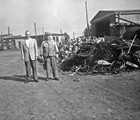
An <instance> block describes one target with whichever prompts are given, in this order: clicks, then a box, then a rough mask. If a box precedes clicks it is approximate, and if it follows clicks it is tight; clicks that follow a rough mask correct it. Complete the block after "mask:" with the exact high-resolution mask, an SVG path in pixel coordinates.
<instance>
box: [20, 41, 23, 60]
mask: <svg viewBox="0 0 140 120" xmlns="http://www.w3.org/2000/svg"><path fill="white" fill-rule="evenodd" d="M20 44H21V59H22V60H24V52H23V43H22V42H20Z"/></svg>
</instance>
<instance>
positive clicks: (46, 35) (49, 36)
mask: <svg viewBox="0 0 140 120" xmlns="http://www.w3.org/2000/svg"><path fill="white" fill-rule="evenodd" d="M44 38H45V40H46V41H48V40H51V39H52V35H51V33H46V34H45V36H44Z"/></svg>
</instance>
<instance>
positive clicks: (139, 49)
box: [59, 28, 140, 74]
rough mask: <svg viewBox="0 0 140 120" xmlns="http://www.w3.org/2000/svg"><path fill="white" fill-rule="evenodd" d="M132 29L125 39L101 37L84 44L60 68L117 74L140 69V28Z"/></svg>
mask: <svg viewBox="0 0 140 120" xmlns="http://www.w3.org/2000/svg"><path fill="white" fill-rule="evenodd" d="M130 31H131V32H132V33H133V34H132V33H131V32H130ZM130 31H127V32H126V33H125V34H124V37H123V39H122V38H115V39H112V40H111V41H108V40H107V39H104V40H100V39H99V41H98V42H94V43H84V44H82V45H81V46H80V48H79V50H78V51H77V52H76V54H73V56H71V57H69V58H67V59H64V60H63V61H62V62H60V64H59V69H60V70H62V71H73V72H78V71H80V72H83V73H85V74H107V73H112V74H113V73H114V74H115V73H119V72H121V71H130V70H137V69H140V28H139V29H135V30H131V29H130ZM130 33H131V36H130ZM127 35H129V37H128V36H127ZM124 38H125V39H124ZM126 38H127V39H130V40H127V39H126ZM132 38H133V39H132Z"/></svg>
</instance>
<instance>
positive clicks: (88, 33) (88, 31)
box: [85, 1, 90, 37]
mask: <svg viewBox="0 0 140 120" xmlns="http://www.w3.org/2000/svg"><path fill="white" fill-rule="evenodd" d="M85 8H86V21H87V37H89V36H90V30H89V23H88V11H87V1H85Z"/></svg>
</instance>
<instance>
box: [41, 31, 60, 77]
mask: <svg viewBox="0 0 140 120" xmlns="http://www.w3.org/2000/svg"><path fill="white" fill-rule="evenodd" d="M44 38H45V41H43V42H42V45H41V49H40V56H43V57H44V60H45V68H46V76H47V79H50V78H52V77H51V69H52V73H53V79H55V80H58V76H59V75H58V70H57V62H56V59H58V52H59V50H58V47H57V44H56V42H55V41H54V40H53V39H52V36H51V34H49V35H47V34H45V37H44Z"/></svg>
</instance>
